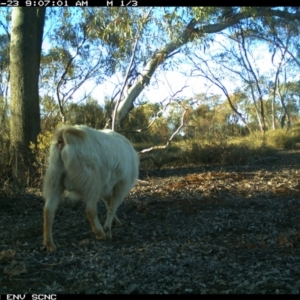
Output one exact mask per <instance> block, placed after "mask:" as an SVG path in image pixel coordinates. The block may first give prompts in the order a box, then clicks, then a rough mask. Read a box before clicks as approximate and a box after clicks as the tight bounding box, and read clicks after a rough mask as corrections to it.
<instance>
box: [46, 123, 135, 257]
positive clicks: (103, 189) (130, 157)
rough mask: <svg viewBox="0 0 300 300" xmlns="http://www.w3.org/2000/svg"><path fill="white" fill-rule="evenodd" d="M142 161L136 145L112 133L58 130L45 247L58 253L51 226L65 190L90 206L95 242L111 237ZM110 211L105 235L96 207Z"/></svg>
mask: <svg viewBox="0 0 300 300" xmlns="http://www.w3.org/2000/svg"><path fill="white" fill-rule="evenodd" d="M138 168H139V158H138V155H137V153H136V151H135V150H134V148H133V146H132V144H131V143H130V142H129V140H127V139H126V138H125V137H124V136H122V135H120V134H118V133H116V132H114V131H112V130H95V129H92V128H90V127H87V126H83V125H75V126H68V125H66V126H63V127H61V128H59V129H58V130H56V132H55V133H54V135H53V140H52V144H51V147H50V156H49V166H48V169H47V171H46V174H45V178H44V185H43V196H44V198H45V199H46V203H45V207H44V242H43V244H44V246H45V247H46V248H47V251H54V250H56V246H55V244H54V242H53V237H52V225H53V220H54V216H55V211H56V208H57V206H58V204H59V201H60V199H61V198H62V194H63V192H64V190H67V191H68V194H69V196H70V197H71V198H73V199H82V200H83V201H85V203H86V215H87V218H88V220H89V223H90V225H91V228H92V230H93V232H94V234H95V236H96V238H97V239H105V238H106V237H107V236H108V237H109V238H111V223H112V221H113V219H114V218H115V220H116V221H117V222H119V223H120V221H119V220H118V218H117V217H116V211H117V208H118V206H119V205H120V204H121V203H122V201H123V200H124V198H125V196H126V195H127V194H128V193H129V191H130V190H131V188H132V187H133V186H134V185H135V183H136V181H137V178H138ZM99 199H102V200H103V201H104V202H105V204H106V208H107V218H106V221H105V223H104V230H105V231H106V232H107V233H105V232H104V230H103V228H102V226H101V224H100V222H99V219H98V216H97V202H98V201H99Z"/></svg>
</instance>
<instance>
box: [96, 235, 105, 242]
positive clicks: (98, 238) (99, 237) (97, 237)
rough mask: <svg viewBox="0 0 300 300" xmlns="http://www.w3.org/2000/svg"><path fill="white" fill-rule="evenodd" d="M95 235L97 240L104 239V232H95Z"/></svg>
mask: <svg viewBox="0 0 300 300" xmlns="http://www.w3.org/2000/svg"><path fill="white" fill-rule="evenodd" d="M95 236H96V239H97V240H102V241H104V240H106V234H103V233H101V234H99V233H97V234H95Z"/></svg>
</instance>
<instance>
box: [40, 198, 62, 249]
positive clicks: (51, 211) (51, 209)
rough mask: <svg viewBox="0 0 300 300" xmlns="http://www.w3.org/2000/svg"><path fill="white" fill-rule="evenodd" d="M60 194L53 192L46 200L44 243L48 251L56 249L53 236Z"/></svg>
mask: <svg viewBox="0 0 300 300" xmlns="http://www.w3.org/2000/svg"><path fill="white" fill-rule="evenodd" d="M60 197H61V196H60V195H59V194H57V193H53V194H52V195H51V196H50V198H48V199H47V200H46V203H45V207H44V241H43V245H44V246H45V247H46V249H47V251H55V250H56V246H55V244H54V242H53V236H52V226H53V220H54V216H55V211H56V209H57V206H58V203H59V200H60Z"/></svg>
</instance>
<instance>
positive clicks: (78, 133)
mask: <svg viewBox="0 0 300 300" xmlns="http://www.w3.org/2000/svg"><path fill="white" fill-rule="evenodd" d="M67 135H71V136H74V137H77V138H79V139H82V140H83V139H84V138H85V137H86V133H85V132H84V131H83V130H80V129H77V128H75V127H67V128H64V129H63V136H67Z"/></svg>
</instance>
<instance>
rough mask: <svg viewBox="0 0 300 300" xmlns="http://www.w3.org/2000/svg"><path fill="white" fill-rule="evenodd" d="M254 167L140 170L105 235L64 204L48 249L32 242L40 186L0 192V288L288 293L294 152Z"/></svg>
mask: <svg viewBox="0 0 300 300" xmlns="http://www.w3.org/2000/svg"><path fill="white" fill-rule="evenodd" d="M259 163H260V164H256V165H252V166H239V167H234V166H206V167H204V166H202V167H197V166H190V167H186V168H174V169H171V168H169V169H168V168H165V169H162V170H160V171H157V170H141V172H140V179H141V181H140V182H139V183H138V184H137V186H136V187H135V188H133V190H132V191H131V193H130V195H129V196H128V197H127V198H126V200H125V201H124V203H123V204H122V205H121V206H120V207H119V210H118V214H117V215H118V217H119V219H120V220H121V221H122V223H123V225H122V226H121V227H114V228H113V230H112V234H113V238H112V240H108V241H97V240H96V239H95V238H94V236H93V233H92V232H91V229H90V227H89V224H88V221H87V219H86V217H85V213H84V204H83V203H81V202H71V201H69V200H65V201H63V202H62V203H61V205H60V206H59V208H58V211H57V214H56V217H55V221H54V227H53V230H54V231H53V232H54V240H55V242H56V244H57V246H58V250H57V251H56V252H54V253H47V252H46V251H45V249H44V248H43V247H42V222H43V220H42V210H43V205H44V201H43V199H42V197H41V195H40V191H35V192H34V193H33V192H31V193H26V194H23V195H20V196H18V197H16V196H15V197H8V196H7V195H6V196H5V195H4V194H3V195H2V196H0V293H5V294H6V293H22V294H23V293H32V294H33V293H35V294H36V293H52V294H53V293H56V294H60V293H74V294H78V293H85V294H99V293H100V294H102V293H122V294H123V293H125V294H126V293H127V294H130V293H133V294H140V293H147V294H156V293H160V294H168V293H173V294H174V293H185V294H189V293H199V294H201V293H203V294H206V293H225V294H227V293H275V294H277V293H278V294H282V293H292V294H298V293H299V292H300V200H299V196H300V182H299V180H300V173H299V167H300V154H299V152H282V153H281V152H279V153H278V155H277V156H276V157H275V158H272V159H271V158H270V159H266V160H261V161H260V162H259ZM98 208H99V216H101V222H102V223H103V222H104V220H105V208H104V205H103V204H102V203H99V207H98Z"/></svg>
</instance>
